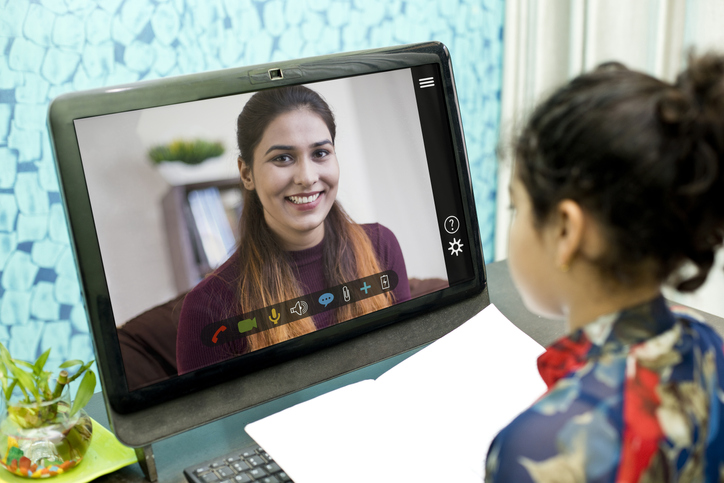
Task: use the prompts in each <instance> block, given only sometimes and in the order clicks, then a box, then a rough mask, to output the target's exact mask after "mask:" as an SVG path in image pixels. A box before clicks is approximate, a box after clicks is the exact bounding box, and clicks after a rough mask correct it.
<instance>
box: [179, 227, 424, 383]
mask: <svg viewBox="0 0 724 483" xmlns="http://www.w3.org/2000/svg"><path fill="white" fill-rule="evenodd" d="M361 226H362V228H364V230H365V232H366V233H367V236H368V237H369V238H370V241H371V242H372V246H373V247H374V249H375V253H376V255H377V260H378V262H379V264H380V269H381V270H383V271H384V270H394V271H395V272H396V273H397V276H398V278H399V282H398V284H397V287H396V288H395V289H394V290H393V293H394V295H395V302H396V303H399V302H404V301H406V300H409V299H410V286H409V282H408V280H407V270H406V269H405V260H404V258H403V257H402V250H400V245H399V243H398V242H397V238H395V235H394V234H393V233H392V232H391V231H390V230H389V229H388V228H386V227H384V226H382V225H380V224H379V223H373V224H369V225H361ZM323 250H324V241H322V242H321V243H320V244H319V245H317V246H314V247H312V248H308V249H306V250H300V251H294V252H289V254H290V255H291V258H292V263H293V265H294V267H293V268H295V270H294V273H296V274H297V275H298V276H297V281H298V282H299V284H300V286H301V288H302V291H303V292H304V293H313V292H316V291H319V290H323V289H325V288H327V286H328V284H327V283H326V282H325V280H324V270H323V268H324V267H323V266H322V253H323ZM238 277H239V255H238V252H237V253H235V254H234V255H232V256H231V258H229V260H227V261H226V262H225V263H224V264H223V265H222V266H221V267H219V268H218V269H216V270H215V271H214V272H213V273H212V274H211V275H209V276H208V277H206V278H205V279H204V280H202V281H201V282H199V284H198V285H196V287H194V288H193V289H192V290H191V291H190V292H189V293H188V294H187V295H186V298H185V299H184V303H183V307H182V309H181V318H180V320H179V324H178V335H177V337H176V362H177V366H178V373H179V374H184V373H186V372H190V371H194V370H196V369H200V368H202V367H204V366H207V365H209V364H214V363H216V362H221V361H223V360H225V359H228V358H229V357H233V356H234V355H237V354H240V353H243V352H244V351H245V348H246V340H245V339H243V338H242V339H237V340H235V341H232V342H230V343H228V344H224V345H223V346H219V347H207V346H205V345H203V344H202V343H201V337H200V334H201V330H202V329H203V328H204V327H205V326H206V325H207V324H210V323H213V322H219V321H221V320H224V319H227V318H229V317H233V316H236V315H239V314H240V313H241V312H242V311H241V310H240V309H239V308H238V307H239V302H238V301H239V297H238V295H237V287H238V284H239V282H238ZM313 320H314V325H315V327H316V328H317V329H323V328H325V327H329V326H330V325H332V324H334V321H335V319H334V310H329V311H326V312H322V313H320V314H317V315H315V316H314V317H313Z"/></svg>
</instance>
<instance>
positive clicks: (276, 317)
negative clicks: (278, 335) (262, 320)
mask: <svg viewBox="0 0 724 483" xmlns="http://www.w3.org/2000/svg"><path fill="white" fill-rule="evenodd" d="M281 317H282V314H280V313H279V312H277V309H272V312H271V315H270V316H269V320H271V321H272V322H274V324H276V323H277V322H279V319H281Z"/></svg>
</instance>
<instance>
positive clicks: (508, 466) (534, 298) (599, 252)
mask: <svg viewBox="0 0 724 483" xmlns="http://www.w3.org/2000/svg"><path fill="white" fill-rule="evenodd" d="M515 151H516V161H515V162H516V164H515V169H514V177H513V180H512V183H511V187H510V188H511V197H512V200H513V205H514V207H515V210H516V214H515V218H514V220H513V223H512V227H511V232H510V251H509V256H510V263H509V265H510V270H511V275H512V277H513V280H514V281H515V284H516V286H517V288H518V290H519V291H520V292H521V295H522V297H523V300H524V302H525V304H526V306H527V307H528V308H529V309H531V310H532V311H534V312H536V313H538V314H540V315H545V316H548V317H559V318H565V319H567V321H568V325H569V329H570V330H571V333H570V334H569V335H568V336H566V337H564V338H562V339H560V340H559V341H557V342H556V343H554V344H553V345H552V346H550V347H549V348H548V350H547V351H546V352H545V353H544V354H543V355H542V356H541V357H540V358H539V359H538V369H539V371H540V374H541V376H542V377H543V380H544V381H545V382H546V384H547V385H548V391H547V392H546V393H545V394H544V395H543V396H542V397H541V398H540V399H539V400H538V401H537V402H536V403H535V404H534V405H533V406H532V407H531V408H530V409H528V410H527V411H525V412H524V413H523V414H521V415H520V416H518V417H517V418H516V419H515V420H514V421H513V422H512V423H511V424H510V425H508V426H507V427H506V428H505V429H503V430H502V431H501V432H500V434H498V436H497V437H496V439H495V440H494V441H493V443H492V445H491V447H490V450H489V452H488V458H487V464H486V481H489V482H502V481H512V482H531V481H532V482H539V483H542V482H554V481H555V482H563V481H565V482H583V481H589V482H592V481H595V482H604V481H605V482H614V481H616V482H628V483H636V482H658V481H667V482H674V481H676V482H679V481H681V482H684V481H687V482H690V481H691V482H693V481H700V482H710V483H715V482H717V481H724V355H723V354H722V339H721V337H720V336H719V335H718V334H717V333H716V332H715V331H714V329H712V328H711V327H709V326H707V325H705V324H704V323H702V322H701V321H700V320H699V318H698V317H697V316H696V315H692V314H691V313H690V312H688V311H685V310H683V309H677V308H670V307H669V306H668V304H667V302H666V301H665V300H664V299H663V297H662V296H661V286H662V284H664V283H667V282H668V283H671V284H672V285H673V286H674V287H676V288H678V289H679V290H682V291H692V290H695V289H697V288H698V287H699V286H701V284H702V283H703V282H704V280H705V279H706V277H707V274H708V272H709V270H710V268H711V267H712V264H713V262H714V256H715V252H716V250H717V249H719V248H720V247H721V245H722V237H723V235H724V57H722V56H717V55H708V56H704V57H701V58H691V59H690V62H689V67H688V69H687V70H686V71H685V72H684V73H683V74H681V76H680V77H679V79H678V80H677V82H676V83H675V84H669V83H666V82H662V81H659V80H657V79H655V78H653V77H650V76H648V75H646V74H642V73H639V72H634V71H631V70H628V69H626V68H624V67H623V66H621V65H620V64H607V65H604V66H601V67H600V68H599V69H597V70H595V71H593V72H591V73H588V74H584V75H581V76H579V77H577V78H576V79H574V80H572V81H571V82H570V83H569V84H568V85H566V86H564V87H562V88H561V89H559V90H558V91H557V92H555V93H554V94H553V95H552V96H551V97H550V98H549V99H548V100H547V101H546V102H544V103H543V104H542V105H541V106H539V107H538V108H537V109H536V111H535V112H534V113H533V116H532V118H531V119H530V121H529V122H528V124H527V126H526V127H525V129H524V130H523V132H522V134H521V135H520V137H519V138H518V140H517V142H516V146H515Z"/></svg>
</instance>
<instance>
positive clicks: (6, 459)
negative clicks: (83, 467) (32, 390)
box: [0, 386, 93, 478]
mask: <svg viewBox="0 0 724 483" xmlns="http://www.w3.org/2000/svg"><path fill="white" fill-rule="evenodd" d="M70 408H71V404H70V392H69V389H68V387H67V386H66V387H65V389H64V390H63V392H62V394H61V396H60V397H58V398H56V399H53V400H50V401H44V402H42V403H33V404H27V403H22V402H17V403H13V402H10V403H9V404H6V405H5V407H3V419H2V423H0V464H1V465H2V466H3V467H5V469H7V470H8V471H10V472H11V473H13V474H14V475H17V476H22V477H26V478H49V477H52V476H56V475H59V474H62V473H64V472H66V471H68V470H70V469H71V468H73V467H75V466H76V465H77V464H78V463H80V462H81V461H82V460H83V456H84V455H85V454H86V451H88V447H89V446H90V443H91V439H92V436H93V423H92V421H91V419H90V417H88V415H87V414H86V413H85V411H83V410H82V409H81V410H80V411H78V412H77V413H76V414H74V415H72V416H71V415H70Z"/></svg>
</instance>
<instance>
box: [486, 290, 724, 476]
mask: <svg viewBox="0 0 724 483" xmlns="http://www.w3.org/2000/svg"><path fill="white" fill-rule="evenodd" d="M672 310H673V312H672ZM672 310H670V309H669V308H668V307H667V305H666V302H665V301H664V299H663V298H662V297H659V298H656V299H654V300H653V301H651V302H650V303H646V304H643V305H640V306H637V307H634V308H631V309H627V310H623V311H621V312H618V313H615V314H611V315H607V316H604V317H601V318H599V319H597V320H596V321H594V322H592V323H591V324H588V325H586V326H585V327H583V328H581V329H579V330H577V331H576V332H574V333H572V334H571V335H568V336H567V337H564V338H562V339H560V340H558V341H557V342H556V343H554V344H553V345H552V346H551V347H549V348H548V349H547V351H546V352H545V353H544V354H543V355H541V356H540V358H539V359H538V369H539V371H540V373H541V376H542V377H543V380H544V381H545V382H546V384H547V385H548V391H547V392H546V393H545V394H544V395H543V396H542V397H541V398H540V399H539V400H538V402H536V403H535V404H534V405H533V406H532V407H531V408H530V409H528V410H527V411H525V412H524V413H523V414H521V415H520V416H518V417H517V418H516V419H515V420H514V421H513V422H512V423H511V424H510V425H508V426H507V427H506V428H505V429H503V430H502V431H501V432H500V433H499V434H498V436H497V437H496V438H495V440H494V441H493V443H492V444H491V446H490V450H489V452H488V458H487V463H486V477H485V479H486V481H487V482H502V481H506V482H507V481H510V482H516V483H518V482H536V483H544V482H583V481H596V482H599V481H600V482H604V481H605V482H627V483H636V482H659V481H666V482H698V481H702V482H711V483H714V482H717V481H718V482H724V355H723V353H722V351H723V350H724V347H723V344H722V339H721V337H720V336H719V335H718V334H717V333H716V332H715V331H714V329H712V328H711V327H709V326H707V325H705V324H703V323H701V322H700V321H699V320H698V317H697V316H696V315H695V314H692V313H689V312H686V311H685V309H680V310H679V309H676V308H674V309H672Z"/></svg>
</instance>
